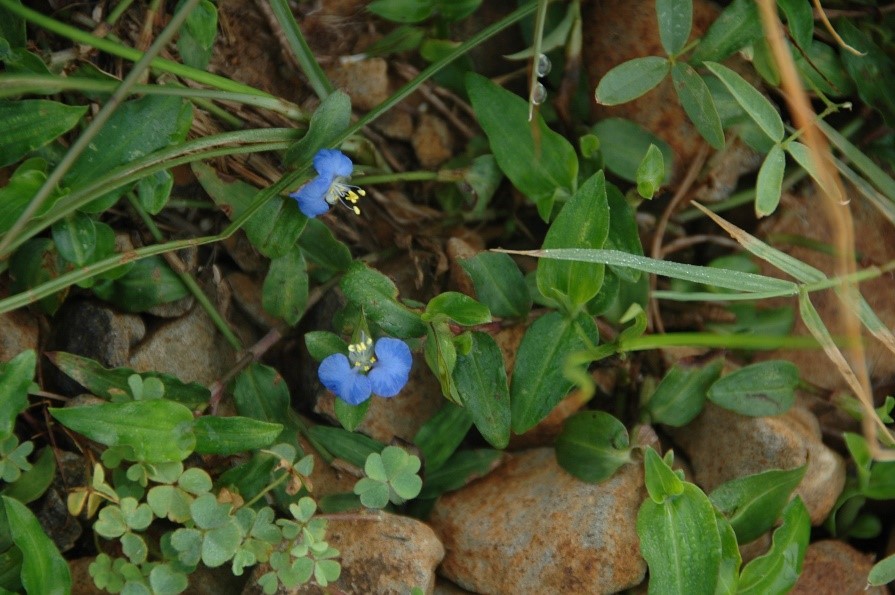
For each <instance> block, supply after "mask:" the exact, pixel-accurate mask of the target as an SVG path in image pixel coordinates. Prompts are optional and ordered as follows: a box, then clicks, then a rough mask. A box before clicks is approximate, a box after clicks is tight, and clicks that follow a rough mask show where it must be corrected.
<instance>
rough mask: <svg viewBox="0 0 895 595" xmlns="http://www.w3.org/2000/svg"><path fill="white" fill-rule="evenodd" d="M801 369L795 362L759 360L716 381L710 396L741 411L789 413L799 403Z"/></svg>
mask: <svg viewBox="0 0 895 595" xmlns="http://www.w3.org/2000/svg"><path fill="white" fill-rule="evenodd" d="M798 383H799V369H798V368H797V367H796V366H795V364H792V363H791V362H788V361H784V360H771V361H766V362H759V363H757V364H752V365H750V366H745V367H743V368H740V369H739V370H737V371H735V372H731V373H730V374H728V375H727V376H725V377H724V378H722V379H720V380H718V381H717V382H715V383H714V384H713V385H712V386H711V387H710V388H709V392H708V397H709V400H710V401H712V402H713V403H715V404H716V405H720V406H721V407H724V408H725V409H729V410H730V411H734V412H736V413H739V414H741V415H749V416H752V417H761V416H765V415H780V414H781V413H785V412H786V411H787V410H788V409H789V408H790V407H792V405H793V403H795V398H796V397H795V388H796V385H797V384H798Z"/></svg>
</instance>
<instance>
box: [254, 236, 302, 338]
mask: <svg viewBox="0 0 895 595" xmlns="http://www.w3.org/2000/svg"><path fill="white" fill-rule="evenodd" d="M261 304H262V305H263V306H264V309H265V310H267V312H268V313H269V314H272V315H273V316H277V317H279V318H282V319H283V320H285V321H286V323H287V324H289V325H290V326H295V324H296V323H298V321H299V320H301V317H302V315H303V314H304V313H305V308H306V307H307V305H308V271H307V265H306V264H305V258H304V256H302V252H301V249H299V247H298V246H293V247H292V249H291V250H289V251H288V252H286V254H284V255H282V256H279V257H277V258H275V259H273V260H271V261H270V269H268V271H267V276H266V277H265V278H264V285H263V287H262V288H261Z"/></svg>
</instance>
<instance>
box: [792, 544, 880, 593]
mask: <svg viewBox="0 0 895 595" xmlns="http://www.w3.org/2000/svg"><path fill="white" fill-rule="evenodd" d="M872 566H873V561H872V559H871V557H870V556H868V555H867V554H863V553H861V552H859V551H858V550H856V549H855V548H853V547H852V546H850V545H848V544H847V543H844V542H842V541H836V540H835V539H825V540H823V541H817V542H815V543H812V544H811V545H809V546H808V550H807V551H806V552H805V562H804V564H803V566H802V574H801V576H799V580H798V582H797V583H796V586H795V587H793V590H792V591H790V594H791V595H817V594H820V593H837V594H839V595H883V594H884V593H888V592H889V591H888V590H887V589H886V588H885V587H873V588H868V589H866V590H865V587H866V586H867V575H868V574H869V573H870V568H871V567H872Z"/></svg>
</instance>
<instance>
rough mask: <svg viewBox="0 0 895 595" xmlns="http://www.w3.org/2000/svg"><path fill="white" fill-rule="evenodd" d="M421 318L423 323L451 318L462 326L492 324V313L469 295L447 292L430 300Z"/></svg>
mask: <svg viewBox="0 0 895 595" xmlns="http://www.w3.org/2000/svg"><path fill="white" fill-rule="evenodd" d="M421 318H422V320H423V322H432V321H435V320H438V319H439V318H441V319H444V318H449V319H450V320H452V321H454V322H455V323H457V324H459V325H460V326H475V325H477V324H485V323H488V322H491V312H490V311H489V310H488V307H487V306H485V305H483V304H480V303H479V302H477V301H475V300H474V299H472V298H471V297H469V296H468V295H464V294H462V293H459V292H456V291H446V292H444V293H442V294H439V295H437V296H435V297H434V298H432V299H431V300H429V303H428V304H427V305H426V311H425V312H423V315H422V317H421Z"/></svg>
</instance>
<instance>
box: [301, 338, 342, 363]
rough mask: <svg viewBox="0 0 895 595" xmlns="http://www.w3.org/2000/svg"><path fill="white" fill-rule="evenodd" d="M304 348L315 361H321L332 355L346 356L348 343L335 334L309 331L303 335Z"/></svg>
mask: <svg viewBox="0 0 895 595" xmlns="http://www.w3.org/2000/svg"><path fill="white" fill-rule="evenodd" d="M305 346H306V347H307V348H308V353H310V354H311V357H312V358H314V360H315V361H318V362H319V361H322V360H323V359H324V358H325V357H327V356H330V355H332V354H334V353H343V354H345V355H348V343H346V342H345V341H344V340H343V339H342V338H341V337H339V336H338V335H337V334H335V333H331V332H329V331H310V332H307V333H305Z"/></svg>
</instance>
